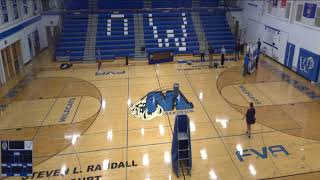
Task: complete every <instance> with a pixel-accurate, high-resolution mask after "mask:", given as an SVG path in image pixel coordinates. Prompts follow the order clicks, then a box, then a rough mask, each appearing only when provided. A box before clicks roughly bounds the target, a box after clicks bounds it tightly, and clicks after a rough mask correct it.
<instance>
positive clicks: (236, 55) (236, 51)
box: [235, 39, 241, 61]
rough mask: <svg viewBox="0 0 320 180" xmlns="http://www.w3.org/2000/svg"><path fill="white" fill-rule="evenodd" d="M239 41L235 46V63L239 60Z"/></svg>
mask: <svg viewBox="0 0 320 180" xmlns="http://www.w3.org/2000/svg"><path fill="white" fill-rule="evenodd" d="M240 49H241V47H240V40H239V39H238V40H237V42H236V46H235V61H238V60H240Z"/></svg>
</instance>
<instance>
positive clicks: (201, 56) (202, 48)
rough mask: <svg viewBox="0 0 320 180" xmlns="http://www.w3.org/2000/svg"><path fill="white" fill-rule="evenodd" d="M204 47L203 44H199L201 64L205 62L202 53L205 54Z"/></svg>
mask: <svg viewBox="0 0 320 180" xmlns="http://www.w3.org/2000/svg"><path fill="white" fill-rule="evenodd" d="M205 51H206V50H205V46H204V44H201V45H200V61H201V62H204V61H205V59H204V53H205Z"/></svg>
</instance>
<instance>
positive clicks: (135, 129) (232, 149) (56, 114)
mask: <svg viewBox="0 0 320 180" xmlns="http://www.w3.org/2000/svg"><path fill="white" fill-rule="evenodd" d="M48 59H50V58H49V51H45V52H43V53H42V54H41V55H40V56H39V57H38V59H37V60H35V61H33V62H32V63H30V64H29V65H28V67H27V68H26V69H25V70H24V71H23V72H21V74H22V75H21V76H19V77H18V78H17V79H15V80H13V81H12V82H9V83H8V85H7V86H5V87H2V88H1V91H0V93H1V97H2V98H1V100H0V102H1V104H2V106H1V108H2V111H1V117H0V122H1V123H0V139H3V140H4V139H6V140H7V139H12V140H30V139H32V140H33V142H34V154H33V156H34V159H33V160H34V174H33V177H29V178H28V179H79V180H80V179H83V180H86V179H87V180H93V179H121V180H123V179H139V180H140V179H146V180H147V179H156V180H161V179H177V177H176V176H175V174H174V173H173V171H172V169H171V139H172V131H173V126H174V115H163V116H160V117H156V118H155V119H152V120H148V121H144V120H141V119H139V118H136V117H135V116H133V115H132V114H131V111H130V107H129V105H128V104H133V103H135V102H137V101H139V100H140V99H141V98H142V97H144V96H145V95H146V94H147V93H148V92H150V91H153V90H159V89H160V90H167V89H172V86H173V83H175V82H176V83H179V85H180V90H181V92H182V93H183V94H184V96H186V98H187V99H188V100H189V101H190V102H192V103H193V105H194V109H193V112H190V113H188V116H189V117H190V128H191V136H192V137H191V138H192V157H193V161H192V162H193V167H192V171H191V176H189V175H187V174H186V172H185V171H183V172H182V174H181V176H180V178H179V179H201V180H202V179H226V180H236V179H265V178H276V177H279V179H319V178H320V173H318V172H319V171H320V159H319V156H318V155H319V152H320V143H319V140H320V131H319V130H320V123H319V117H320V111H319V109H320V104H319V102H320V101H319V98H317V96H312V97H311V96H310V92H313V93H315V94H316V95H320V90H319V88H317V87H315V86H314V85H311V84H310V83H309V82H307V81H306V80H304V79H303V78H301V77H299V76H297V75H296V74H295V73H293V72H291V71H289V70H287V69H285V68H283V67H282V66H280V65H279V64H277V63H275V62H273V61H271V60H268V59H267V58H266V57H263V58H262V61H261V63H260V66H259V69H258V71H257V72H256V73H254V74H252V75H250V76H246V77H243V76H241V71H240V68H241V63H240V62H227V63H226V68H220V69H208V68H207V66H206V65H205V64H201V63H193V64H192V65H187V64H179V63H177V62H174V63H168V64H160V65H147V64H146V63H145V62H142V63H135V64H132V65H130V66H121V65H119V64H111V63H110V64H108V63H104V64H103V68H102V71H103V72H109V74H108V73H106V75H100V76H96V75H95V73H96V65H95V64H75V65H74V67H73V68H71V69H70V70H59V69H58V66H59V65H58V64H53V63H47V62H48ZM177 59H184V58H183V57H177ZM110 72H112V73H110ZM276 72H281V73H282V74H279V73H276ZM23 75H26V76H23ZM279 75H281V76H279ZM288 80H289V81H290V82H291V84H290V83H288ZM293 80H294V82H295V83H293V84H292V82H293ZM297 85H299V86H303V87H304V88H297ZM10 89H11V91H12V89H13V90H14V91H13V92H12V93H11V95H10V96H5V95H6V94H7V92H8V91H10ZM306 89H308V92H306ZM313 95H314V94H313ZM250 101H254V102H255V104H256V110H257V123H256V124H255V125H254V126H253V134H252V137H251V139H249V138H248V137H247V136H246V135H245V132H246V124H245V121H244V120H243V119H242V118H243V115H244V112H245V110H246V108H247V106H248V104H249V102H250ZM4 104H6V105H7V106H4ZM16 179H18V178H16ZM277 179H278V178H277Z"/></svg>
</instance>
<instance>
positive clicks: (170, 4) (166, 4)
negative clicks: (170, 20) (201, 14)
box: [151, 0, 192, 8]
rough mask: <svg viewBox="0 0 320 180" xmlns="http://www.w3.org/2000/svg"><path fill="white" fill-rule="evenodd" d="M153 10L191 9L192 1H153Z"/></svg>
mask: <svg viewBox="0 0 320 180" xmlns="http://www.w3.org/2000/svg"><path fill="white" fill-rule="evenodd" d="M151 4H152V8H181V7H183V8H191V7H192V0H174V1H172V0H152V2H151Z"/></svg>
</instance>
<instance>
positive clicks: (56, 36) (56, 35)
mask: <svg viewBox="0 0 320 180" xmlns="http://www.w3.org/2000/svg"><path fill="white" fill-rule="evenodd" d="M63 21H64V14H63V13H62V15H61V16H60V19H59V21H58V31H57V32H54V33H55V34H54V37H55V39H54V52H56V51H55V50H56V49H57V47H58V43H59V41H60V34H61V32H62V29H63ZM54 57H55V59H56V53H54ZM56 60H57V59H56Z"/></svg>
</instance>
